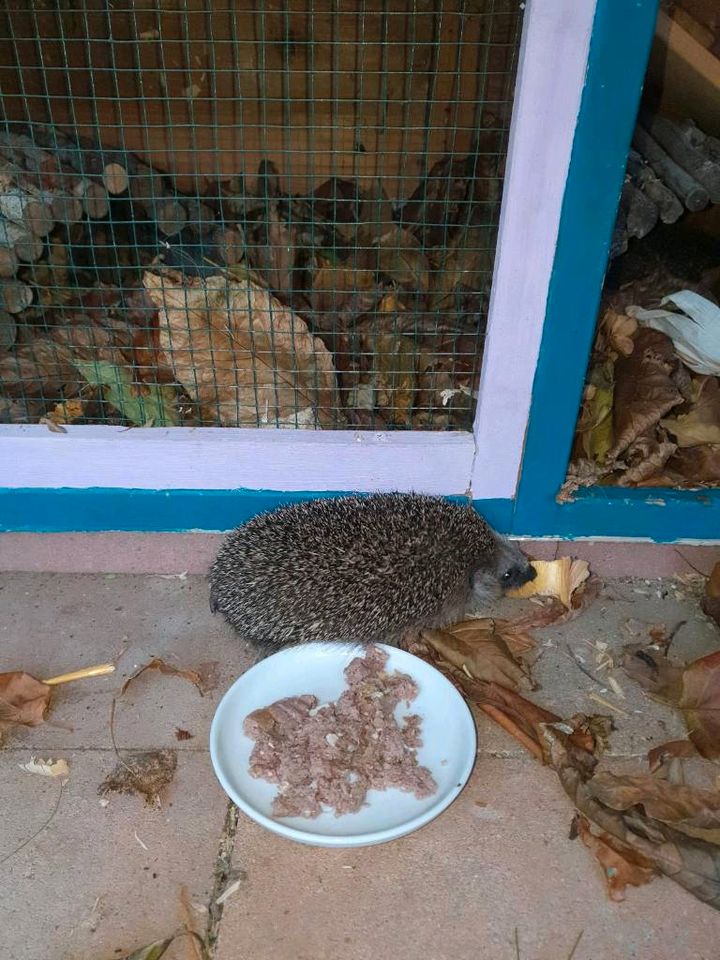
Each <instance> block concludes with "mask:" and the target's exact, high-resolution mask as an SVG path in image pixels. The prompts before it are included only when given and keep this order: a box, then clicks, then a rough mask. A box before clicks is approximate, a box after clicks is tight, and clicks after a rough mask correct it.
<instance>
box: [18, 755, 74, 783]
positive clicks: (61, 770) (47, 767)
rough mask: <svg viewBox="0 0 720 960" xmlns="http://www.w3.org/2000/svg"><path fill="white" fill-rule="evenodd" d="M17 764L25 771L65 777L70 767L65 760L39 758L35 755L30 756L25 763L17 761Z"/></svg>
mask: <svg viewBox="0 0 720 960" xmlns="http://www.w3.org/2000/svg"><path fill="white" fill-rule="evenodd" d="M18 766H19V767H20V769H21V770H24V771H25V772H26V773H37V774H39V775H40V776H41V777H64V778H65V779H67V777H69V776H70V768H69V767H68V764H67V760H41V759H39V758H37V757H30V759H29V760H28V762H27V763H19V764H18Z"/></svg>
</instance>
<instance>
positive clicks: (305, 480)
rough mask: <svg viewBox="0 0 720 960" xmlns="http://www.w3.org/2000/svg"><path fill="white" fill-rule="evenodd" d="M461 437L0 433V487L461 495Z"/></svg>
mask: <svg viewBox="0 0 720 960" xmlns="http://www.w3.org/2000/svg"><path fill="white" fill-rule="evenodd" d="M473 449H474V448H473V437H472V434H470V433H452V432H448V433H406V432H386V433H374V432H369V431H362V432H355V431H320V430H318V431H315V430H252V429H234V428H231V427H224V428H223V429H221V430H220V429H213V428H210V427H207V428H197V429H189V428H183V427H174V428H168V429H164V428H155V427H154V428H152V429H134V430H128V429H126V428H123V427H103V426H69V427H67V433H52V432H51V431H49V430H48V429H47V427H45V426H35V425H33V426H2V427H0V487H13V488H18V487H35V488H36V487H76V488H77V487H121V488H124V489H128V488H139V489H150V490H153V489H185V490H226V489H237V488H241V487H246V488H248V489H253V490H257V489H260V490H287V491H294V490H313V491H322V490H355V491H360V492H371V491H373V490H376V491H392V490H401V491H411V490H415V491H418V492H422V493H433V494H449V495H452V494H464V493H466V492H467V489H468V484H469V477H470V468H471V465H472V458H473Z"/></svg>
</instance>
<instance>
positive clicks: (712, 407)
mask: <svg viewBox="0 0 720 960" xmlns="http://www.w3.org/2000/svg"><path fill="white" fill-rule="evenodd" d="M696 384H697V399H696V400H695V402H694V403H693V404H692V406H691V408H690V410H689V411H688V413H684V414H682V415H681V416H679V417H675V418H673V419H671V420H663V421H662V426H663V427H665V429H666V430H668V431H669V432H670V433H671V434H672V435H673V436H674V437H675V439H676V440H677V444H678V446H679V447H697V446H700V445H701V444H706V443H714V444H720V381H719V380H718V378H717V377H703V378H702V380H700V381H696Z"/></svg>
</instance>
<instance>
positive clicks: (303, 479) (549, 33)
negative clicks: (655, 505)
mask: <svg viewBox="0 0 720 960" xmlns="http://www.w3.org/2000/svg"><path fill="white" fill-rule="evenodd" d="M594 13H595V0H556V2H553V3H551V4H548V3H546V2H544V0H531V2H530V3H528V6H527V10H526V14H525V20H524V28H523V38H522V46H521V60H520V68H519V74H518V81H517V90H516V97H515V103H514V112H513V134H512V139H511V145H510V153H509V158H508V173H507V178H506V183H505V190H504V201H503V208H502V214H501V227H500V241H499V256H498V258H497V264H496V275H495V281H494V289H493V297H492V303H491V310H490V318H489V324H488V340H487V347H486V357H485V362H484V371H483V388H482V391H481V396H480V402H479V404H478V411H477V416H476V419H475V427H474V434H470V433H467V434H452V433H450V434H447V433H444V434H440V433H422V434H419V433H418V434H399V433H391V432H388V433H365V432H362V433H356V432H353V431H342V432H334V431H327V432H309V431H299V432H294V431H285V430H282V431H274V430H263V431H258V430H241V429H233V428H224V429H222V430H198V429H193V430H191V429H178V430H158V429H153V430H146V431H143V430H129V431H128V430H126V431H123V430H118V429H117V428H112V427H81V426H69V427H67V433H66V434H54V433H50V432H49V431H48V430H47V428H45V427H43V426H19V427H13V426H3V427H0V464H1V465H2V466H0V487H2V488H4V495H3V496H2V497H0V502H1V503H2V504H3V507H2V510H1V512H0V528H5V529H37V526H36V524H37V517H38V509H39V508H38V504H39V502H40V498H42V497H43V496H48V497H51V498H52V497H57V496H59V495H60V496H61V495H62V491H65V490H89V489H91V488H93V489H95V490H96V493H95V494H94V498H95V502H99V501H98V497H99V496H100V494H99V493H98V492H97V490H98V488H104V489H106V490H108V491H109V492H108V494H107V497H108V502H110V501H113V502H114V503H116V502H117V497H118V495H119V492H120V491H134V490H139V489H142V490H147V491H150V490H157V491H158V492H159V494H161V495H162V496H163V497H165V498H167V497H168V496H171V491H172V492H177V493H178V494H180V492H183V495H184V494H185V492H189V491H198V492H201V491H209V490H215V491H220V490H225V491H231V490H234V491H238V490H257V489H263V490H272V491H288V492H290V491H293V492H300V491H304V492H312V493H313V494H315V493H319V492H332V491H342V490H355V491H360V492H364V491H371V490H377V489H396V490H421V491H426V492H431V493H438V494H447V495H468V494H469V495H471V496H472V497H473V499H475V500H479V501H482V502H483V503H485V502H488V504H489V503H490V502H493V503H494V502H500V501H503V502H505V501H507V504H509V503H510V501H511V499H512V497H513V495H514V493H515V487H516V483H517V476H518V469H519V464H520V458H521V454H522V446H523V437H524V431H525V425H526V422H527V418H528V413H529V407H530V397H531V391H532V383H533V378H534V376H535V365H536V359H537V351H538V348H539V343H540V336H541V332H542V325H543V317H544V312H545V302H546V298H547V291H548V284H549V279H550V272H551V268H552V251H553V248H554V242H555V236H556V234H557V229H558V224H559V220H560V209H561V202H562V195H563V189H564V183H565V177H566V173H567V169H568V164H569V161H570V150H571V145H572V139H573V132H574V128H575V122H576V118H577V113H578V107H579V103H580V94H581V90H582V82H583V77H584V74H585V70H586V61H587V49H588V42H589V37H590V33H591V28H592V22H593V17H594ZM550 49H553V50H555V51H556V52H557V51H558V49H560V50H561V51H562V54H563V56H562V57H561V58H559V60H556V59H555V58H553V60H552V62H551V61H550V60H549V59H548V56H547V52H548V50H550ZM528 249H530V250H533V251H536V255H534V256H532V257H528V256H527V251H528ZM508 372H510V376H508ZM13 491H14V492H15V496H14V497H13ZM41 491H45V493H41ZM141 500H142V502H143V503H145V502H148V501H147V499H146V498H141ZM191 500H192V498H191ZM76 502H78V501H77V500H76V498H73V503H76ZM135 502H140V501H135ZM193 502H198V501H196V500H195V501H193ZM216 502H220V501H219V500H216ZM28 503H32V504H33V507H32V512H33V513H34V516H27V515H26V514H25V507H23V504H28ZM500 512H503V511H500ZM506 512H507V511H506ZM56 516H57V520H56V521H55V526H54V528H60V527H62V528H63V529H77V527H76V526H72V524H78V523H79V524H81V528H82V525H87V524H89V523H90V521H89V520H83V519H78V518H77V516H76V515H75V511H73V517H74V518H71V517H70V516H69V515H67V514H65V513H63V511H62V510H59V511H56ZM498 516H499V514H498ZM97 522H98V521H97V520H95V521H94V523H97ZM119 522H121V521H120V518H119V517H118V512H117V510H116V509H112V510H111V509H110V508H108V511H107V515H106V516H105V517H104V518H103V519H102V521H100V524H101V525H100V528H115V527H116V525H117V524H118V523H119ZM135 522H137V523H139V524H141V527H142V525H143V524H148V525H149V528H151V529H155V528H156V527H155V523H154V519H153V517H152V516H149V517H148V518H147V519H146V520H145V521H140V520H137V521H135ZM196 525H197V524H196V523H195V522H194V521H193V520H192V518H191V517H188V516H187V513H186V512H185V511H178V516H177V518H176V520H175V522H174V524H173V528H175V529H186V528H188V527H192V526H196ZM228 525H231V520H230V518H228V519H226V518H224V517H223V516H218V517H217V518H216V519H215V520H214V521H213V523H212V528H213V529H219V528H220V529H221V528H224V527H225V526H228ZM95 528H97V527H95Z"/></svg>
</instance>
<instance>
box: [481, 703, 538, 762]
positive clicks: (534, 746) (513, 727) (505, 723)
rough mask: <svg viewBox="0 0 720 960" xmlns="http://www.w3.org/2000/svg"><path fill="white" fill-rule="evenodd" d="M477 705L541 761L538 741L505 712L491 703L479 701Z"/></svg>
mask: <svg viewBox="0 0 720 960" xmlns="http://www.w3.org/2000/svg"><path fill="white" fill-rule="evenodd" d="M478 706H479V707H480V709H481V710H482V712H483V713H486V714H487V715H488V716H489V717H490V718H491V719H492V720H494V721H495V723H497V724H498V726H500V727H502V728H503V730H505V731H506V733H509V734H510V736H511V737H515V739H516V740H517V741H518V742H519V743H521V744H522V745H523V746H524V747H525V749H526V750H529V751H530V753H532V755H533V756H534V757H535V758H536V759H537V760H539V761H540V762H541V763H542V760H543V752H542V749H541V747H540V745H539V744H538V743H536V742H535V741H534V740H533V739H532V737H529V736H528V735H527V734H526V733H525V732H524V731H523V730H521V729H520V727H518V725H517V724H516V723H514V722H513V721H512V720H511V719H510V717H508V715H507V714H506V713H503V711H502V710H500V709H498V707H494V706H493V705H492V704H491V703H479V704H478Z"/></svg>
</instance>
